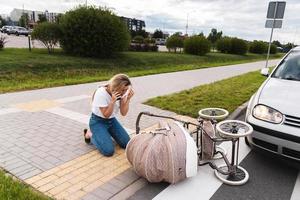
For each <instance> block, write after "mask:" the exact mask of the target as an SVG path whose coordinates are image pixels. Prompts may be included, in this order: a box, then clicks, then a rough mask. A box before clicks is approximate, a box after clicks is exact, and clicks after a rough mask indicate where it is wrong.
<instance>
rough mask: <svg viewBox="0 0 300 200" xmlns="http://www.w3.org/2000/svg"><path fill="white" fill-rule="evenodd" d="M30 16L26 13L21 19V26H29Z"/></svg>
mask: <svg viewBox="0 0 300 200" xmlns="http://www.w3.org/2000/svg"><path fill="white" fill-rule="evenodd" d="M28 20H29V19H28V14H27V13H24V14H23V15H22V16H21V17H20V19H19V26H22V27H27V26H28Z"/></svg>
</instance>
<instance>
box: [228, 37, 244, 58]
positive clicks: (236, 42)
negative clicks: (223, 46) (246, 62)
mask: <svg viewBox="0 0 300 200" xmlns="http://www.w3.org/2000/svg"><path fill="white" fill-rule="evenodd" d="M247 51H248V45H247V43H246V41H245V40H242V39H239V38H231V49H230V52H229V53H232V54H238V55H244V54H246V53H247Z"/></svg>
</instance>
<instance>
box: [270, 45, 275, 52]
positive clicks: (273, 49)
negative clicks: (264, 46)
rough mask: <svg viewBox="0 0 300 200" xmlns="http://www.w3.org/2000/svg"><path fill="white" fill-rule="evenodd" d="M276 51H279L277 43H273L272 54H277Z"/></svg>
mask: <svg viewBox="0 0 300 200" xmlns="http://www.w3.org/2000/svg"><path fill="white" fill-rule="evenodd" d="M276 53H277V46H276V45H275V44H271V47H270V54H276Z"/></svg>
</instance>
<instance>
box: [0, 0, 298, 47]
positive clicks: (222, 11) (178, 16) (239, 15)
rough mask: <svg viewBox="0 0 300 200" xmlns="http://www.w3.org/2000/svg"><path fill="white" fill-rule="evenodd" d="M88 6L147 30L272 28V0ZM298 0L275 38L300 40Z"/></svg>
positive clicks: (239, 33) (33, 2)
mask: <svg viewBox="0 0 300 200" xmlns="http://www.w3.org/2000/svg"><path fill="white" fill-rule="evenodd" d="M85 2H86V1H85V0H51V1H47V2H45V1H39V0H27V1H24V0H13V1H7V0H0V13H9V12H10V11H11V10H12V9H13V8H22V5H23V3H24V7H25V9H34V10H41V11H44V10H46V9H47V10H49V11H50V12H65V11H67V10H69V9H72V8H74V7H75V6H78V5H79V4H85ZM87 2H88V4H89V5H97V6H106V7H109V8H111V9H112V10H113V11H114V12H115V13H116V14H118V15H120V16H126V17H133V18H137V19H142V20H145V22H146V30H147V31H153V30H155V29H157V28H160V29H163V30H164V31H168V32H170V33H172V32H176V31H181V32H185V26H186V23H187V18H188V33H189V34H192V33H199V32H202V31H203V32H204V33H205V34H208V33H209V32H210V29H211V28H217V29H218V30H222V31H223V33H224V34H225V35H230V36H236V37H240V38H244V39H248V40H254V39H259V40H268V39H269V36H270V29H266V28H264V24H265V20H266V12H267V8H268V3H269V0H226V1H224V0H151V1H149V0H127V1H124V0H87ZM299 10H300V1H299V0H287V6H286V12H285V16H284V21H283V28H282V29H276V30H275V31H274V39H275V40H280V41H283V42H287V41H291V40H292V41H296V42H297V43H300V37H299V36H300V30H298V29H299V23H300V15H299V14H298V13H299Z"/></svg>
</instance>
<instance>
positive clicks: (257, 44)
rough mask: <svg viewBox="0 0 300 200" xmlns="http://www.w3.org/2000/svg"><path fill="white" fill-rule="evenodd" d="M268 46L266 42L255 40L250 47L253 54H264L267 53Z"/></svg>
mask: <svg viewBox="0 0 300 200" xmlns="http://www.w3.org/2000/svg"><path fill="white" fill-rule="evenodd" d="M267 50H268V45H267V44H266V43H265V42H264V41H257V40H254V41H253V42H252V43H251V44H250V47H249V51H250V52H251V53H257V54H263V53H267Z"/></svg>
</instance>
